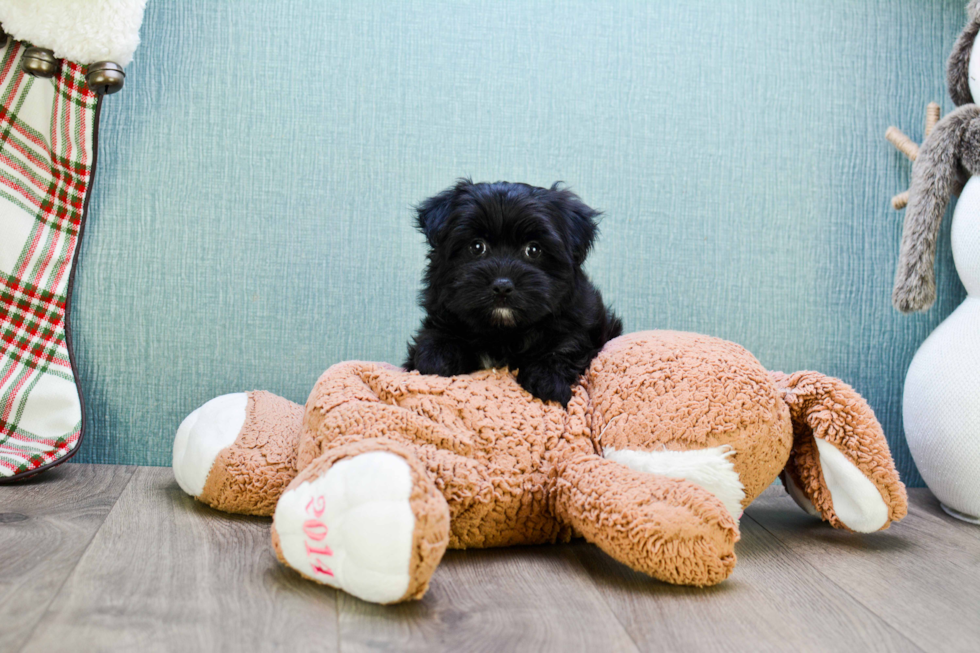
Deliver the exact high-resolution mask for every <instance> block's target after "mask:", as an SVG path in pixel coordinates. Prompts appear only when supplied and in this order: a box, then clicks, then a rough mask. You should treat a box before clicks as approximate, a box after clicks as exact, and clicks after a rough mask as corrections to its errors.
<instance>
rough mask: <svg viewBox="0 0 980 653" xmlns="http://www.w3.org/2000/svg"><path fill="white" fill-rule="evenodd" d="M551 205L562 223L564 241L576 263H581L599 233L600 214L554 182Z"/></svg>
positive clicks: (559, 183)
mask: <svg viewBox="0 0 980 653" xmlns="http://www.w3.org/2000/svg"><path fill="white" fill-rule="evenodd" d="M551 193H552V200H551V202H552V205H553V206H554V207H555V209H556V210H557V211H558V215H559V216H560V217H561V221H562V223H563V229H564V232H565V242H566V243H567V244H568V249H569V252H570V253H571V255H572V259H573V260H574V261H575V264H576V265H582V263H584V262H585V259H586V257H588V255H589V252H590V251H591V250H592V243H594V242H595V239H596V236H597V235H598V234H599V227H598V225H597V224H596V220H597V219H598V218H599V216H601V215H602V213H601V212H600V211H596V210H595V209H593V208H592V207H591V206H589V205H588V204H586V203H585V202H583V201H582V200H581V198H580V197H579V196H578V195H576V194H575V193H573V192H572V191H570V190H568V189H567V188H562V187H561V182H555V184H554V185H553V186H552V187H551Z"/></svg>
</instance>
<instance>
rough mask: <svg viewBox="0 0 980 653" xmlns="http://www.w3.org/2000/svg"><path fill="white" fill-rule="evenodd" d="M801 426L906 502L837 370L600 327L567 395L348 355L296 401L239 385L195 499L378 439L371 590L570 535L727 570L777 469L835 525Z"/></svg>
mask: <svg viewBox="0 0 980 653" xmlns="http://www.w3.org/2000/svg"><path fill="white" fill-rule="evenodd" d="M814 437H819V438H822V439H824V440H826V441H827V442H829V443H830V444H831V445H833V446H834V447H836V448H838V449H839V450H840V451H841V452H843V453H844V454H845V456H846V460H848V461H850V462H848V463H846V465H848V466H849V465H853V466H854V467H856V468H857V469H858V470H860V473H861V474H863V475H864V476H866V477H867V478H868V479H870V482H871V483H873V484H874V487H876V488H878V490H879V492H880V494H881V499H882V500H883V501H884V502H885V503H887V505H888V520H887V522H886V523H885V524H884V526H885V527H887V525H888V523H890V521H892V520H895V519H899V518H901V516H903V515H904V514H905V509H906V508H905V493H904V488H903V486H902V485H901V482H900V481H899V480H898V475H897V473H896V471H895V468H894V465H893V464H892V462H891V458H890V455H889V453H888V447H887V443H886V442H885V439H884V436H883V434H882V432H881V428H880V426H879V425H878V423H877V421H876V420H875V419H874V415H873V414H872V412H871V410H870V408H868V406H867V404H866V403H864V402H863V400H861V398H860V397H859V396H858V395H857V394H856V393H855V392H854V391H853V390H852V389H851V388H850V387H849V386H847V385H846V384H844V383H842V382H840V381H837V380H836V379H830V378H829V377H825V376H823V375H820V374H817V373H815V372H804V373H798V374H795V375H790V376H787V375H782V374H778V373H774V374H770V373H769V372H768V371H766V370H765V368H763V367H762V366H761V365H760V364H759V362H758V361H757V360H756V359H755V358H754V357H753V356H752V355H751V354H750V353H749V352H747V351H746V350H745V349H743V348H742V347H739V346H738V345H734V344H732V343H729V342H725V341H723V340H719V339H717V338H711V337H708V336H701V335H696V334H689V333H678V332H670V331H651V332H644V333H636V334H632V335H629V336H623V337H621V338H617V339H615V340H613V341H611V342H610V343H609V344H608V345H607V347H606V348H605V349H604V350H603V351H602V352H601V353H600V354H599V356H598V357H597V358H596V359H595V360H594V361H593V363H592V366H591V367H590V368H589V370H588V371H587V372H586V374H585V375H583V377H582V378H581V380H580V382H579V383H578V384H577V385H576V386H575V387H574V391H573V397H572V400H571V401H570V402H569V404H568V407H567V409H563V408H562V407H561V406H560V405H557V404H553V403H548V404H546V403H543V402H541V401H540V400H537V399H534V398H533V397H531V396H530V395H529V394H528V393H527V392H525V391H524V390H523V389H522V388H521V387H520V385H518V383H517V382H516V380H515V373H514V372H512V371H509V370H485V371H482V372H478V373H475V374H470V375H464V376H458V377H451V378H444V377H435V376H422V375H420V374H418V373H417V372H411V373H408V372H404V371H403V370H400V369H398V368H395V367H393V366H391V365H387V364H379V363H368V362H357V361H352V362H347V363H341V364H338V365H335V366H333V367H331V368H330V369H329V370H327V371H326V372H325V373H324V374H323V376H321V377H320V379H319V380H318V381H317V383H316V385H315V387H314V388H313V391H312V392H311V394H310V397H309V399H308V401H307V403H306V406H305V407H303V408H300V407H298V406H296V405H295V404H291V403H290V402H287V401H285V400H283V399H281V398H278V397H275V396H274V395H270V394H268V393H259V392H255V393H250V395H249V401H248V415H247V418H246V420H245V425H244V426H243V428H242V430H241V433H239V435H238V437H237V439H236V441H235V442H234V444H233V445H231V446H230V447H227V448H226V449H225V450H224V451H222V452H221V453H220V454H219V455H218V457H217V459H216V460H215V462H214V464H213V466H212V469H211V471H210V475H209V477H208V480H207V483H206V489H205V492H204V493H202V495H201V496H200V497H198V498H199V499H200V500H201V501H205V502H206V503H209V504H210V505H212V506H214V507H215V508H218V509H221V510H226V511H233V512H249V513H253V514H269V513H270V512H271V509H272V506H274V505H275V503H276V501H277V499H278V498H279V497H280V496H281V495H283V493H284V492H286V493H287V494H289V493H290V492H291V491H292V490H294V489H296V488H300V487H312V485H310V484H312V483H313V482H315V481H317V479H320V478H326V476H325V475H326V474H328V473H329V472H330V470H331V469H333V468H334V466H335V465H337V463H338V462H339V461H341V460H354V459H356V458H357V457H358V456H361V455H363V454H365V453H366V452H376V451H380V452H387V453H390V454H394V455H395V456H398V457H399V458H400V459H401V460H403V461H405V463H406V464H407V468H408V469H409V470H410V477H411V497H410V506H411V514H412V515H413V519H414V526H413V529H414V530H413V531H412V535H411V552H410V556H409V557H408V558H407V559H408V560H409V563H408V564H409V571H410V574H409V575H410V582H409V584H408V588H407V589H406V590H405V591H404V593H403V595H402V596H401V598H398V596H389V597H387V598H385V599H384V600H382V601H381V602H390V601H397V600H402V599H407V598H418V597H419V596H421V595H422V593H424V591H425V588H426V587H427V586H428V582H429V579H430V577H431V575H432V571H433V570H434V568H435V566H436V565H437V563H438V561H439V559H440V558H441V556H442V553H443V551H444V550H445V548H446V547H451V548H470V547H491V546H508V545H515V544H537V543H545V542H559V541H566V540H568V539H570V538H571V537H573V536H583V537H585V538H586V539H588V540H589V541H590V542H593V543H595V544H596V545H597V546H599V547H601V548H602V549H603V550H604V551H606V552H607V553H608V554H609V555H611V556H613V557H614V558H616V559H617V560H620V561H621V562H623V563H625V564H627V565H629V566H630V567H632V568H634V569H636V570H639V571H642V572H644V573H646V574H649V575H651V576H654V577H656V578H659V579H661V580H664V581H667V582H671V583H681V584H688V585H697V586H703V585H712V584H715V583H718V582H720V581H722V580H724V579H725V578H726V577H728V575H729V574H730V573H731V572H732V569H733V568H734V566H735V560H736V558H735V552H734V547H735V543H736V542H737V541H738V538H739V532H738V522H737V519H738V517H739V515H740V511H741V508H742V507H744V506H746V505H748V504H749V503H750V502H751V501H752V499H753V498H755V497H756V496H758V494H759V493H760V492H761V491H762V490H763V489H764V488H765V487H766V486H768V485H769V484H770V483H771V482H772V481H773V480H774V479H775V478H776V477H777V476H778V475H779V474H780V472H782V471H783V470H784V469H786V470H787V472H788V473H789V474H791V475H792V476H793V478H794V479H796V481H797V483H798V484H799V485H800V486H801V487H802V488H804V491H805V493H806V496H807V497H809V499H810V500H811V501H812V502H813V503H814V504H815V505H816V506H817V507H818V508H819V510H820V512H821V513H822V515H823V516H824V518H825V519H827V520H828V521H830V523H831V524H832V525H834V526H837V527H846V525H845V524H844V523H843V522H842V521H841V519H839V518H838V516H837V514H836V513H835V511H834V505H833V497H832V496H831V493H830V491H829V490H828V488H827V484H826V480H825V478H824V475H823V473H822V471H821V462H822V461H821V459H820V455H819V452H818V451H816V449H815V447H814V446H813V441H814ZM290 450H291V451H294V452H295V458H291V457H290V455H289V451H290ZM617 456H619V457H617ZM620 460H622V461H623V462H619V461H620ZM834 464H837V465H839V464H841V463H840V462H839V461H838V462H835V463H834ZM287 484H288V485H287ZM733 488H734V492H733V491H732V490H733ZM317 491H320V490H317ZM837 491H838V492H840V489H839V488H838V490H837ZM297 496H299V495H297ZM302 496H306V495H302ZM733 497H736V498H737V501H735V502H734V503H732V501H733ZM304 501H305V499H304ZM338 505H340V504H338ZM276 515H277V516H276V520H277V525H276V526H275V527H274V528H273V542H274V545H275V547H276V550H277V553H278V555H279V557H280V559H282V560H283V561H284V562H287V559H286V556H285V555H284V554H283V551H282V547H281V545H280V535H281V534H280V533H279V532H278V530H277V529H278V528H279V526H280V524H279V512H276ZM286 521H288V520H286ZM286 521H284V522H283V523H284V524H285V523H286ZM296 523H299V522H296ZM284 527H285V526H284ZM329 527H330V528H333V527H334V526H329ZM324 528H326V526H324ZM293 541H297V540H296V538H293ZM317 546H319V545H317ZM287 564H288V562H287ZM307 575H308V576H309V574H307ZM319 580H322V581H323V582H330V581H329V579H319Z"/></svg>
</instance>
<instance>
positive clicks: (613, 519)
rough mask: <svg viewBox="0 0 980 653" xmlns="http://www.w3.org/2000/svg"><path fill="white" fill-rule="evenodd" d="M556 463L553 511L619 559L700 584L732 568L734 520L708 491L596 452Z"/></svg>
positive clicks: (672, 580) (672, 578)
mask: <svg viewBox="0 0 980 653" xmlns="http://www.w3.org/2000/svg"><path fill="white" fill-rule="evenodd" d="M557 470H558V480H557V487H556V490H557V491H556V494H555V497H556V502H555V512H556V514H557V516H558V518H559V519H560V520H562V521H564V522H565V523H567V524H569V525H570V526H572V527H573V528H574V529H575V530H576V531H577V532H579V533H580V534H582V535H583V536H584V537H585V538H586V539H587V540H588V541H590V542H592V543H593V544H595V545H597V546H598V547H599V548H601V549H602V550H603V551H605V552H606V553H608V554H609V555H611V556H612V557H614V558H616V559H617V560H619V561H620V562H622V563H624V564H626V565H629V566H630V567H632V568H633V569H635V570H637V571H642V572H643V573H646V574H649V575H650V576H653V577H655V578H659V579H660V580H663V581H666V582H668V583H676V584H679V585H696V586H699V587H700V586H705V585H714V584H716V583H719V582H721V581H723V580H724V579H725V578H727V577H728V575H729V574H730V573H731V572H732V569H733V568H734V567H735V553H734V547H735V542H737V541H738V538H739V533H738V526H737V525H736V523H735V520H734V519H733V518H732V516H731V515H730V514H729V513H728V511H727V510H726V509H725V506H724V505H723V504H722V502H721V501H720V500H719V499H718V498H717V497H715V496H714V495H713V494H711V493H710V492H707V491H706V490H703V489H701V488H700V487H698V486H697V485H694V484H693V483H690V482H689V481H684V480H679V479H672V478H667V477H664V476H657V475H654V474H645V473H643V472H637V471H634V470H632V469H629V468H628V467H625V466H623V465H620V464H619V463H616V462H613V461H611V460H605V459H603V458H600V457H598V456H595V455H588V454H579V455H577V456H575V457H573V458H571V459H570V460H567V461H563V462H562V463H561V464H559V465H558V466H557Z"/></svg>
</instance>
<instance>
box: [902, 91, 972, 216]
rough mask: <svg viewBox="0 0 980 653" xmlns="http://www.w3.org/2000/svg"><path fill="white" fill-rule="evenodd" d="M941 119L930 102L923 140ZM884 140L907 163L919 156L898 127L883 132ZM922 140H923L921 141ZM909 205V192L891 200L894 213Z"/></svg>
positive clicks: (910, 141)
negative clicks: (900, 154) (907, 160)
mask: <svg viewBox="0 0 980 653" xmlns="http://www.w3.org/2000/svg"><path fill="white" fill-rule="evenodd" d="M941 117H942V112H941V111H940V108H939V105H938V104H936V103H935V102H930V103H929V104H927V105H926V135H925V138H929V134H931V133H932V130H933V129H935V128H936V124H938V123H939V119H940V118H941ZM885 138H887V139H888V142H889V143H891V144H892V145H894V146H895V149H896V150H898V151H899V152H901V153H902V154H904V155H905V156H907V157H908V159H909V161H915V160H916V159H917V158H918V156H919V146H918V144H916V142H915V141H913V140H912V139H911V138H909V137H908V136H906V135H905V134H904V132H902V130H901V129H899V128H898V127H889V128H888V131H886V132H885ZM923 140H924V139H923ZM959 190H962V187H960V188H959V189H957V192H956V193H954V194H955V195H959ZM908 203H909V192H908V191H905V192H904V193H899V194H898V195H896V196H895V197H893V198H892V208H894V209H895V210H896V211H900V210H901V209H904V208H905V207H906V206H908Z"/></svg>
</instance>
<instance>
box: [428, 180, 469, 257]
mask: <svg viewBox="0 0 980 653" xmlns="http://www.w3.org/2000/svg"><path fill="white" fill-rule="evenodd" d="M472 185H473V182H472V181H470V180H469V179H460V180H459V181H458V182H456V185H455V186H453V187H452V188H447V189H446V190H444V191H442V192H441V193H439V194H438V195H434V196H433V197H430V198H429V199H427V200H425V201H424V202H422V203H421V204H419V205H418V206H416V207H415V211H416V212H417V214H418V215H417V216H416V218H415V226H416V227H417V228H418V230H419V231H421V232H422V233H423V234H424V235H425V239H426V240H427V241H428V243H429V246H430V247H435V246H436V244H437V243H438V242H439V234H440V233H441V232H442V231H443V229H444V228H445V226H446V223H447V222H449V216H450V214H452V210H453V200H454V199H456V196H457V195H458V194H459V193H460V191H462V190H463V189H464V188H466V187H467V186H472Z"/></svg>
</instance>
